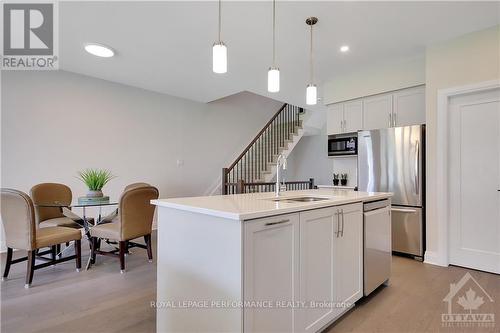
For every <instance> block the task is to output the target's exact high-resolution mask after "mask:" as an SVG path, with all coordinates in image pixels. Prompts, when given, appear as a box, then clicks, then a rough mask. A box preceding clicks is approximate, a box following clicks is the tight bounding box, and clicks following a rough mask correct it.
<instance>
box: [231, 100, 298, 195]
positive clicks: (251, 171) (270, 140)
mask: <svg viewBox="0 0 500 333" xmlns="http://www.w3.org/2000/svg"><path fill="white" fill-rule="evenodd" d="M303 112H304V110H303V109H302V108H301V107H298V106H294V105H290V104H287V103H285V104H283V106H282V107H281V108H280V109H279V110H278V112H276V113H275V114H274V116H273V117H272V118H271V119H270V120H269V121H268V122H267V124H266V125H265V126H264V127H263V128H262V129H261V130H260V131H259V133H258V134H257V135H256V136H255V138H254V139H253V140H252V141H251V142H250V144H249V145H248V146H247V147H246V148H245V150H243V152H242V153H241V154H240V155H239V156H238V158H237V159H236V160H235V161H234V162H233V163H232V164H231V165H230V166H229V167H228V168H223V169H222V190H221V193H222V194H234V193H236V186H237V182H238V181H239V180H243V181H244V182H248V183H253V182H255V181H257V180H260V179H261V177H262V171H263V170H265V169H266V167H267V164H268V163H270V162H272V161H273V160H274V159H275V157H276V155H278V154H279V153H280V148H283V147H284V146H285V142H286V141H287V140H290V136H291V135H293V133H295V129H296V127H297V126H300V118H299V116H300V114H301V113H303Z"/></svg>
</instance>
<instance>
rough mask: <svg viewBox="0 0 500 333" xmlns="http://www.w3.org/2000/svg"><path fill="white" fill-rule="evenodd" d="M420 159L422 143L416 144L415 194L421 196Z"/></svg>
mask: <svg viewBox="0 0 500 333" xmlns="http://www.w3.org/2000/svg"><path fill="white" fill-rule="evenodd" d="M419 157H420V142H418V141H417V142H416V144H415V193H416V194H419V192H420V188H419V183H418V181H419V172H420V170H419Z"/></svg>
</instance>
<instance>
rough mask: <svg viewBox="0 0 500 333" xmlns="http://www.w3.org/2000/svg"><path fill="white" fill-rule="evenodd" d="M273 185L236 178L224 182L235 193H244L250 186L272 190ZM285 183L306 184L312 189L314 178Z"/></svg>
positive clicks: (271, 183) (272, 183)
mask: <svg viewBox="0 0 500 333" xmlns="http://www.w3.org/2000/svg"><path fill="white" fill-rule="evenodd" d="M275 185H276V183H275V182H261V183H256V182H249V183H246V182H245V181H243V180H242V179H240V180H238V181H237V182H236V183H226V186H234V187H235V189H236V193H237V194H241V193H245V188H251V187H267V188H273V189H272V191H274V186H275ZM285 185H292V186H293V185H307V189H313V188H314V178H309V180H302V181H290V182H285ZM302 189H304V188H302Z"/></svg>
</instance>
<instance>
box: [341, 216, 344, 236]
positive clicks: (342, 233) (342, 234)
mask: <svg viewBox="0 0 500 333" xmlns="http://www.w3.org/2000/svg"><path fill="white" fill-rule="evenodd" d="M341 212H342V231H341V234H340V236H341V237H344V210H343V209H342V210H341Z"/></svg>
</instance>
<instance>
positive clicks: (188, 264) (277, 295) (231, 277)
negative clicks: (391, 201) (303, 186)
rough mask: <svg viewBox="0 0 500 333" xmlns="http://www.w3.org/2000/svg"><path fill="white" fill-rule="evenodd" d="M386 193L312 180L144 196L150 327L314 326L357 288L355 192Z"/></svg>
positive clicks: (359, 227) (341, 308) (344, 305)
mask: <svg viewBox="0 0 500 333" xmlns="http://www.w3.org/2000/svg"><path fill="white" fill-rule="evenodd" d="M390 196H391V194H390V193H366V192H355V191H337V190H331V189H320V190H305V191H289V192H284V193H282V195H281V196H280V197H279V198H275V196H274V193H249V194H239V195H225V196H208V197H192V198H175V199H159V200H154V201H152V203H153V204H155V205H157V206H158V255H157V256H158V265H157V267H158V268H157V269H158V272H157V302H156V304H155V306H156V308H157V316H156V318H157V332H193V331H197V332H202V331H211V332H214V331H217V332H223V331H224V332H243V331H244V332H260V331H267V332H317V331H320V330H321V329H323V328H324V327H326V326H327V325H329V324H331V323H332V322H333V321H335V320H336V319H337V318H338V317H340V316H341V315H342V314H343V313H344V312H345V311H347V310H348V309H349V308H350V307H351V306H353V304H354V302H356V301H357V300H358V299H359V298H361V297H362V296H363V202H368V201H377V200H383V199H387V198H390ZM387 218H390V211H388V213H387Z"/></svg>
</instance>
